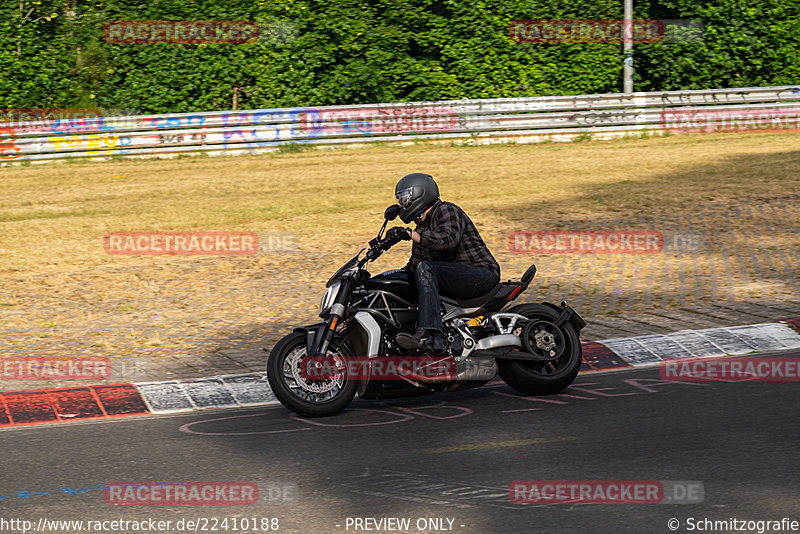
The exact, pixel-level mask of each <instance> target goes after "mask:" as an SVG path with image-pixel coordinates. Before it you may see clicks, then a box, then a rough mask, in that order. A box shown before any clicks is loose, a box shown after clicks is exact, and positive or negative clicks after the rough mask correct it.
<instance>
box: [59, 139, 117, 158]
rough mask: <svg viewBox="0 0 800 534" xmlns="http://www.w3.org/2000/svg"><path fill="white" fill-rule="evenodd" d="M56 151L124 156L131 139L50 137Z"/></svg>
mask: <svg viewBox="0 0 800 534" xmlns="http://www.w3.org/2000/svg"><path fill="white" fill-rule="evenodd" d="M50 144H51V145H52V146H53V148H55V149H56V150H57V151H59V152H62V151H86V153H87V154H89V155H98V154H105V155H108V156H110V155H112V154H125V153H127V152H129V151H130V146H129V145H130V144H131V138H130V137H129V136H127V135H124V136H122V135H119V134H102V135H101V134H87V135H70V136H60V137H51V138H50Z"/></svg>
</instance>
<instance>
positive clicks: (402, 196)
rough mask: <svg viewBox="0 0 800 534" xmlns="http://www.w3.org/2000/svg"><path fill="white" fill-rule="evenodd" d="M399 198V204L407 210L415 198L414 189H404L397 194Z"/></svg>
mask: <svg viewBox="0 0 800 534" xmlns="http://www.w3.org/2000/svg"><path fill="white" fill-rule="evenodd" d="M396 196H397V203H398V204H400V207H401V208H407V207H408V205H409V204H411V200H412V199H413V198H414V190H413V188H410V187H409V188H408V189H403V190H401V191H398V192H397V193H396Z"/></svg>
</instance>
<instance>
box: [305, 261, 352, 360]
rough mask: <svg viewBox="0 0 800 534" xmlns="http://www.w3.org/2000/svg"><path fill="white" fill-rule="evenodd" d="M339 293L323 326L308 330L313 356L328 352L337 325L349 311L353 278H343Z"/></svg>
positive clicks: (309, 346) (310, 349)
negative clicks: (348, 304)
mask: <svg viewBox="0 0 800 534" xmlns="http://www.w3.org/2000/svg"><path fill="white" fill-rule="evenodd" d="M341 284H342V285H341V287H340V288H339V293H338V294H337V295H336V300H335V301H334V302H333V305H332V306H331V312H330V315H329V316H328V320H327V321H325V322H324V323H323V324H322V325H320V326H321V328H317V329H315V330H309V331H308V334H307V335H308V338H307V340H308V354H309V355H312V356H324V355H325V354H327V353H328V347H329V346H330V344H331V340H332V339H333V336H334V334H335V333H336V326H337V325H338V324H339V322H340V321H341V320H342V317H344V315H345V313H346V312H347V301H348V299H349V298H350V291H351V290H352V288H353V278H352V277H350V276H346V277H344V278H342V282H341Z"/></svg>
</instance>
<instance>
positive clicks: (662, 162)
mask: <svg viewBox="0 0 800 534" xmlns="http://www.w3.org/2000/svg"><path fill="white" fill-rule="evenodd" d="M797 141H798V138H797V135H795V134H716V135H694V136H676V137H670V138H653V139H637V140H618V141H611V142H591V143H569V144H540V145H494V146H473V147H451V146H411V147H391V146H381V147H373V148H365V149H357V150H342V151H312V152H301V153H288V154H276V155H269V156H247V157H235V158H205V157H192V158H185V159H176V160H126V161H109V162H87V163H68V164H48V165H35V166H31V167H6V168H3V169H0V175H2V180H0V192H1V193H2V194H0V231H2V243H1V244H0V272H5V273H6V274H10V272H14V271H18V270H24V271H26V272H36V271H55V272H65V271H68V270H71V269H81V268H84V267H88V266H91V265H98V264H103V263H114V262H124V263H125V264H131V262H132V261H136V260H135V259H134V258H131V257H122V258H120V257H117V256H109V255H107V254H105V252H104V250H103V246H102V238H103V235H104V234H106V233H108V232H114V231H133V230H242V231H246V230H249V231H259V232H260V231H289V232H296V233H297V234H298V235H299V237H300V247H301V249H304V250H314V249H315V248H316V247H320V248H321V250H324V251H326V252H329V253H333V254H335V255H337V256H336V257H337V260H334V261H333V263H337V262H338V255H339V254H347V253H349V252H351V251H352V249H353V248H355V247H357V246H358V245H359V244H362V243H364V242H365V241H366V240H367V239H369V238H370V237H371V236H372V235H373V234H374V233H375V231H376V230H377V228H378V225H379V223H380V220H381V219H380V216H381V213H382V211H383V208H384V207H385V206H386V205H388V204H389V203H391V202H393V200H394V199H393V195H392V193H393V187H394V184H395V182H396V180H397V179H398V178H399V177H400V176H402V175H403V174H406V173H408V172H413V171H425V172H428V173H431V174H433V175H434V176H435V177H436V178H437V180H438V182H439V184H440V188H441V192H442V196H443V198H445V199H447V200H452V201H454V202H456V203H457V204H459V205H461V206H462V207H463V208H464V209H465V210H466V211H467V212H468V213H469V214H470V216H471V217H472V218H473V220H475V221H476V223H478V225H479V228H480V229H481V231H482V232H483V233H484V234H485V237H486V238H487V241H489V242H490V243H502V242H503V239H504V236H505V235H507V233H508V232H509V231H510V230H513V229H518V228H533V227H551V228H552V227H554V226H558V225H560V224H561V223H564V222H568V221H573V220H584V219H589V218H594V217H597V216H599V215H604V214H608V213H610V212H624V213H628V214H635V213H642V212H670V213H671V212H676V211H683V210H687V209H691V207H692V206H697V205H700V204H702V203H704V202H706V201H708V200H711V199H713V200H719V201H728V200H738V201H740V202H757V201H758V200H759V199H765V198H773V197H779V196H785V195H787V193H793V192H797V191H800V173H798V171H797V170H798V168H800V149H799V148H798V142H797ZM120 176H124V178H120ZM406 253H407V252H405V253H398V254H396V255H395V256H397V258H399V257H401V256H402V255H404V254H406ZM397 258H393V261H394V260H396V259H397ZM275 261H276V262H277V261H280V258H275Z"/></svg>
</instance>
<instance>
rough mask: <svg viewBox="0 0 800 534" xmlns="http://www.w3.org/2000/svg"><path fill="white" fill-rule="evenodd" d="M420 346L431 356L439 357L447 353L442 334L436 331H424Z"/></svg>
mask: <svg viewBox="0 0 800 534" xmlns="http://www.w3.org/2000/svg"><path fill="white" fill-rule="evenodd" d="M420 345H422V348H423V349H425V351H426V352H428V353H429V354H431V355H436V356H439V355H442V354H446V353H447V345H446V344H445V342H444V338H443V337H442V333H441V332H439V331H438V330H426V331H425V336H424V337H423V338H422V340H420Z"/></svg>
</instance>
